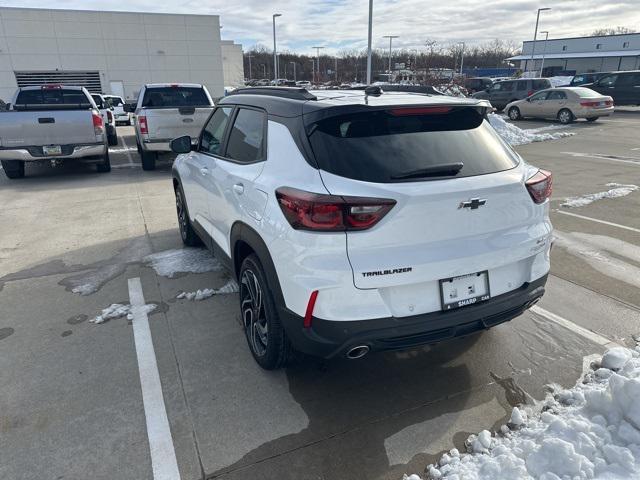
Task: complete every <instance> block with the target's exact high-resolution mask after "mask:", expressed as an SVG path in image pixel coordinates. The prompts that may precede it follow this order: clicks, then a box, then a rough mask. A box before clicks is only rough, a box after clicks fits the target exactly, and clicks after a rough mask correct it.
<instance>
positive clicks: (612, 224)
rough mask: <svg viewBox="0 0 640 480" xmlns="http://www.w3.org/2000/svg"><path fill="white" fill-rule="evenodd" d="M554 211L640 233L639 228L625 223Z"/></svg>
mask: <svg viewBox="0 0 640 480" xmlns="http://www.w3.org/2000/svg"><path fill="white" fill-rule="evenodd" d="M556 212H558V213H561V214H562V215H569V216H570V217H576V218H582V219H583V220H589V221H591V222H596V223H602V224H603V225H609V226H611V227H617V228H622V229H624V230H629V231H631V232H636V233H640V228H633V227H627V226H626V225H620V224H619V223H613V222H607V221H606V220H598V219H597V218H591V217H585V216H584V215H578V214H577V213H571V212H565V211H564V210H556Z"/></svg>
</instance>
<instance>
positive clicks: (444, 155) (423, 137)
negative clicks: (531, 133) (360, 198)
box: [308, 107, 518, 183]
mask: <svg viewBox="0 0 640 480" xmlns="http://www.w3.org/2000/svg"><path fill="white" fill-rule="evenodd" d="M406 110H408V109H403V108H400V109H390V110H379V111H373V112H365V113H353V114H346V115H339V116H335V117H330V118H326V119H323V120H320V121H318V122H316V123H313V124H311V125H309V126H308V131H309V132H310V133H309V141H310V143H311V147H312V149H313V152H314V155H315V157H316V161H317V164H318V166H319V167H320V169H322V170H325V171H327V172H330V173H333V174H335V175H339V176H341V177H346V178H351V179H354V180H361V181H365V182H376V183H396V182H400V181H424V180H438V179H442V178H443V177H442V176H438V177H423V178H412V179H411V180H406V179H405V180H399V179H398V178H397V177H399V176H402V175H405V174H407V173H408V172H413V171H416V170H420V169H425V168H429V167H433V166H434V165H442V164H451V163H456V162H462V163H463V164H464V166H463V167H462V169H461V170H460V171H459V172H458V173H457V174H456V175H454V177H455V178H459V177H468V176H473V175H484V174H488V173H495V172H498V171H502V170H508V169H511V168H513V167H515V166H516V165H517V164H518V159H517V157H516V155H515V154H514V153H513V151H512V150H511V149H510V147H508V146H507V145H506V144H505V143H504V142H503V141H502V140H501V139H500V138H499V137H498V135H497V134H496V133H495V131H494V130H493V128H492V127H491V126H490V125H489V124H488V122H487V121H486V120H485V119H484V116H483V115H482V113H480V112H478V111H477V110H476V109H475V108H468V107H467V108H464V107H463V108H459V107H457V108H448V107H447V111H446V112H444V113H436V114H428V113H427V114H405V113H406V112H405V111H406ZM444 178H447V177H444ZM448 178H450V177H448Z"/></svg>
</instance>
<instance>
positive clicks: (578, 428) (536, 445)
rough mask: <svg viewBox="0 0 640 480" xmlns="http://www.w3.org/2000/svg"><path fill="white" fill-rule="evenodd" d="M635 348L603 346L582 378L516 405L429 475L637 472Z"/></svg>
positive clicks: (621, 475) (603, 477) (459, 479)
mask: <svg viewBox="0 0 640 480" xmlns="http://www.w3.org/2000/svg"><path fill="white" fill-rule="evenodd" d="M639 352H640V348H639V347H637V348H636V350H629V349H626V348H623V347H616V348H612V349H610V350H608V351H607V352H606V353H605V354H604V356H603V357H602V360H601V362H600V364H599V365H595V367H597V368H595V369H594V370H593V371H590V372H589V373H587V374H586V375H585V377H584V380H583V382H582V383H579V384H578V385H576V386H575V387H574V388H572V389H568V390H559V391H556V392H554V394H553V395H549V396H548V397H547V399H546V400H545V401H544V402H542V403H541V404H539V405H538V406H537V407H535V408H534V409H532V408H528V409H527V411H526V412H525V411H523V410H521V409H518V408H514V410H513V412H512V414H511V419H510V422H509V424H508V425H504V426H503V427H502V428H501V429H500V432H499V433H498V434H496V435H495V436H492V435H491V434H490V433H489V432H488V431H487V430H484V431H482V432H480V433H479V434H478V435H471V436H470V437H469V439H468V440H467V443H466V445H467V450H468V451H469V453H463V454H461V453H460V452H458V450H456V449H453V450H451V451H450V452H449V453H447V454H444V455H443V456H442V458H441V459H440V460H439V461H438V463H437V464H435V465H429V466H428V467H427V470H426V473H427V478H428V479H434V480H435V479H450V480H454V479H456V480H463V479H464V480H515V479H518V480H526V479H537V480H561V479H600V480H614V479H615V480H618V479H619V480H623V479H624V480H631V479H640V401H639V400H640V353H639ZM405 478H407V479H411V480H415V479H416V478H418V477H417V476H411V477H405Z"/></svg>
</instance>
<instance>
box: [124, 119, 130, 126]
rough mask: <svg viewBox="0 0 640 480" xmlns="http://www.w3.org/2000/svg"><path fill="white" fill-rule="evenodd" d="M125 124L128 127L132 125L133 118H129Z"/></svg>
mask: <svg viewBox="0 0 640 480" xmlns="http://www.w3.org/2000/svg"><path fill="white" fill-rule="evenodd" d="M124 124H125V125H127V126H128V127H130V126H131V119H129V120H127V121H126V122H124Z"/></svg>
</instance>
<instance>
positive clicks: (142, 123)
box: [138, 115, 149, 134]
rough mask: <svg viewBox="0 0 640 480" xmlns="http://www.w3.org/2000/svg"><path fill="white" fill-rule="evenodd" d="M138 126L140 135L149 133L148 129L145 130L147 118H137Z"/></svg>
mask: <svg viewBox="0 0 640 480" xmlns="http://www.w3.org/2000/svg"><path fill="white" fill-rule="evenodd" d="M138 125H140V133H144V134H147V133H149V129H148V128H147V117H145V116H144V115H142V116H140V117H138Z"/></svg>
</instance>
